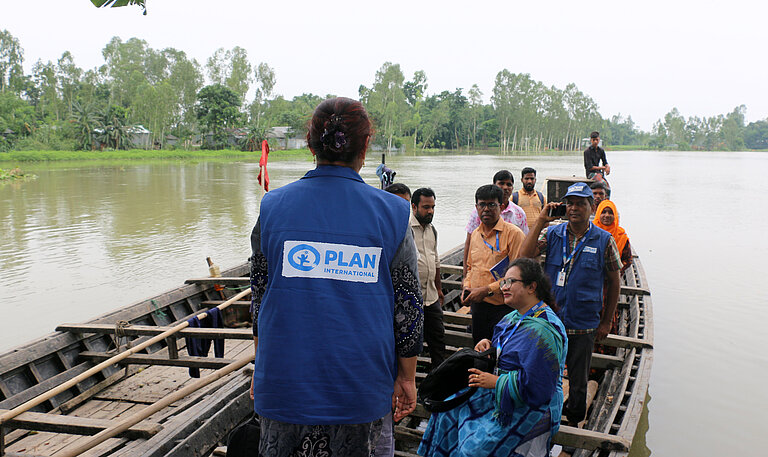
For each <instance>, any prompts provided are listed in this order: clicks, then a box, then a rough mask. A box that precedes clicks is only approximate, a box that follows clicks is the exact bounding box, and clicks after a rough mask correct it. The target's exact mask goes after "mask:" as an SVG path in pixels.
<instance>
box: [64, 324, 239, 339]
mask: <svg viewBox="0 0 768 457" xmlns="http://www.w3.org/2000/svg"><path fill="white" fill-rule="evenodd" d="M171 328H172V327H155V326H153V325H130V326H128V327H126V328H125V329H124V330H123V332H125V334H126V335H130V336H156V335H159V334H161V333H163V332H165V331H167V330H169V329H171ZM56 329H57V330H61V331H67V332H76V333H99V334H106V335H112V334H114V333H115V326H114V325H108V324H61V325H59V326H58V327H56ZM176 335H178V336H179V337H190V338H208V339H219V338H223V339H233V340H253V331H252V330H251V329H250V328H185V329H183V330H179V331H178V332H176Z"/></svg>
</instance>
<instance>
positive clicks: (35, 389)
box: [0, 362, 92, 409]
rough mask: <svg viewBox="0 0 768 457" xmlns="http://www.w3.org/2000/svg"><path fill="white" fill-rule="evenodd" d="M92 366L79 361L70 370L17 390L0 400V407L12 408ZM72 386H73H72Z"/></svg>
mask: <svg viewBox="0 0 768 457" xmlns="http://www.w3.org/2000/svg"><path fill="white" fill-rule="evenodd" d="M91 366H92V364H90V363H87V362H84V363H81V364H79V365H77V366H75V367H73V368H72V369H71V370H67V371H65V372H63V373H60V374H57V375H56V376H51V377H50V378H48V379H46V380H45V381H43V382H41V383H39V384H36V385H34V386H32V387H30V388H28V389H26V390H23V391H21V392H17V393H16V394H15V395H13V396H11V397H9V398H6V399H5V400H3V401H1V402H0V408H8V409H12V408H15V407H17V406H19V405H21V404H23V403H25V402H26V401H28V400H30V399H32V398H35V397H37V396H38V395H40V394H43V393H45V392H48V391H49V390H51V389H53V388H54V387H56V386H58V385H60V384H62V383H63V382H65V381H68V380H70V379H73V378H75V377H76V376H78V375H80V374H81V373H85V372H86V371H88V369H89V368H90V367H91ZM73 387H74V386H73Z"/></svg>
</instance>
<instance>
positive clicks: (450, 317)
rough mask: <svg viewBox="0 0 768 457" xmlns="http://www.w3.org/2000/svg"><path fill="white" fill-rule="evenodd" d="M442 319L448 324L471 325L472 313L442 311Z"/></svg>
mask: <svg viewBox="0 0 768 457" xmlns="http://www.w3.org/2000/svg"><path fill="white" fill-rule="evenodd" d="M443 321H445V322H446V323H449V324H460V325H471V324H472V315H471V314H465V313H461V312H453V311H443Z"/></svg>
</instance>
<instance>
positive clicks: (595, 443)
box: [552, 425, 632, 452]
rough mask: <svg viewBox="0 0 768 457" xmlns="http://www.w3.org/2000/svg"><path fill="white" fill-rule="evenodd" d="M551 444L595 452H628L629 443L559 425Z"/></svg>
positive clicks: (602, 434)
mask: <svg viewBox="0 0 768 457" xmlns="http://www.w3.org/2000/svg"><path fill="white" fill-rule="evenodd" d="M552 442H553V443H555V444H559V445H561V446H570V447H575V448H578V449H587V450H590V451H595V450H598V449H601V450H606V451H624V452H626V451H629V447H630V446H631V444H632V443H631V442H630V441H628V440H625V439H623V438H619V437H618V436H615V435H609V434H607V433H599V432H594V431H592V430H585V429H581V428H576V427H569V426H567V425H561V426H560V431H558V432H557V434H556V435H555V437H554V438H553V439H552Z"/></svg>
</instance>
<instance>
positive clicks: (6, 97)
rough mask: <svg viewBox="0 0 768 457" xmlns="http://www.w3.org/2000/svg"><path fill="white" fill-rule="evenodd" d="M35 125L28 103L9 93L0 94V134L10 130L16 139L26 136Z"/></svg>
mask: <svg viewBox="0 0 768 457" xmlns="http://www.w3.org/2000/svg"><path fill="white" fill-rule="evenodd" d="M35 125H36V121H35V109H34V108H33V107H32V106H31V105H30V104H29V103H27V102H26V101H24V100H22V99H21V98H19V96H18V95H16V94H13V93H11V92H10V91H8V92H0V133H2V132H5V131H6V129H10V130H11V131H13V134H14V135H15V136H16V137H17V138H18V137H22V136H27V135H29V134H30V133H32V131H33V130H34V128H35Z"/></svg>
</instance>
